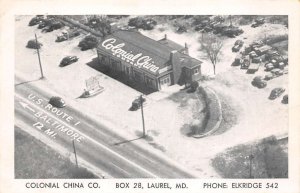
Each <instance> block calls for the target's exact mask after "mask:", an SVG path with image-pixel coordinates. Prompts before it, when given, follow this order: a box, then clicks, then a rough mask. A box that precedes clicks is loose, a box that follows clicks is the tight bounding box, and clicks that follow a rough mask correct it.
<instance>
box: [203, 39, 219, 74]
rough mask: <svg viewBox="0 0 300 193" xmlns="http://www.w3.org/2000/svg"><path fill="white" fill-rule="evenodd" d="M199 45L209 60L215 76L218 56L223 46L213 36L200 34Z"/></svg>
mask: <svg viewBox="0 0 300 193" xmlns="http://www.w3.org/2000/svg"><path fill="white" fill-rule="evenodd" d="M200 43H201V46H202V49H203V50H204V51H205V52H206V54H207V56H208V58H209V59H210V61H211V63H212V65H213V69H214V74H216V65H217V62H218V56H219V53H220V50H221V48H222V46H223V42H222V40H221V39H220V38H218V37H217V36H215V35H213V34H202V37H201V39H200Z"/></svg>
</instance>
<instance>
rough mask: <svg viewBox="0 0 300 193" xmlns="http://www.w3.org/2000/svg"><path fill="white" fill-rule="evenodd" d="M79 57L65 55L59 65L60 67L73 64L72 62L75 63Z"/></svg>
mask: <svg viewBox="0 0 300 193" xmlns="http://www.w3.org/2000/svg"><path fill="white" fill-rule="evenodd" d="M78 59H79V58H78V57H77V56H66V57H64V58H63V59H62V60H61V62H60V64H59V66H60V67H64V66H67V65H69V64H72V63H74V62H77V61H78Z"/></svg>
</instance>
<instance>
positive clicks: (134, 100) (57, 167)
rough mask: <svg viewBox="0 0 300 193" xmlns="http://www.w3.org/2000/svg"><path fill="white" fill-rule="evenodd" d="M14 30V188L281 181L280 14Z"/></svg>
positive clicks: (284, 113) (32, 19)
mask: <svg viewBox="0 0 300 193" xmlns="http://www.w3.org/2000/svg"><path fill="white" fill-rule="evenodd" d="M14 31H15V34H14V37H15V42H14V44H15V45H14V46H15V48H14V49H15V54H14V57H15V69H14V71H15V74H14V75H15V76H14V178H15V179H93V178H94V179H115V178H134V179H136V178H159V179H182V178H184V179H192V178H197V179H220V178H221V179H253V178H254V179H274V178H278V179H288V178H289V153H288V150H289V143H288V142H289V111H288V110H289V78H288V75H289V51H290V50H289V49H288V47H289V17H288V15H276V14H274V15H229V14H228V15H203V14H199V15H116V14H114V15H104V14H98V15H97V14H95V15H51V14H49V15H48V14H41V15H15V23H14ZM32 186H35V185H34V184H33V185H32ZM148 186H150V188H151V186H153V188H155V187H156V186H161V184H155V183H153V184H150V185H148Z"/></svg>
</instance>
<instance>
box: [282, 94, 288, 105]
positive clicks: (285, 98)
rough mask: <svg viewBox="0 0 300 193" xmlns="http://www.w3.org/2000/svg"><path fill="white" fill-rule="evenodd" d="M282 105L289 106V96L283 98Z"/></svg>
mask: <svg viewBox="0 0 300 193" xmlns="http://www.w3.org/2000/svg"><path fill="white" fill-rule="evenodd" d="M281 103H283V104H288V103H289V95H287V94H286V95H284V96H283V97H282V100H281Z"/></svg>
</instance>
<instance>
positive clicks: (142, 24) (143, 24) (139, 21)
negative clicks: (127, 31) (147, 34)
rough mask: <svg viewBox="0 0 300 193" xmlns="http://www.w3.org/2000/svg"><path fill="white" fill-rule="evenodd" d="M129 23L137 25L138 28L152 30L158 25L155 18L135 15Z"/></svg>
mask: <svg viewBox="0 0 300 193" xmlns="http://www.w3.org/2000/svg"><path fill="white" fill-rule="evenodd" d="M128 25H129V26H133V27H136V28H138V29H143V30H152V29H153V28H154V27H155V26H156V25H157V22H156V21H155V20H153V19H144V18H142V17H135V18H132V19H130V20H129V22H128Z"/></svg>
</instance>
